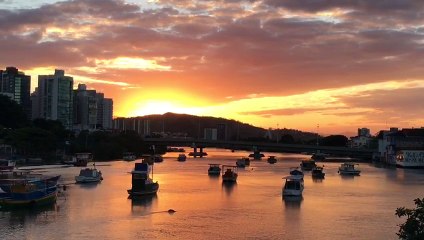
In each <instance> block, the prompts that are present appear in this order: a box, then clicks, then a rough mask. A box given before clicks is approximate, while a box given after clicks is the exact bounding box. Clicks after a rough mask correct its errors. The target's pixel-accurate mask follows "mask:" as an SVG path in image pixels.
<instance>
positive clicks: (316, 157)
mask: <svg viewBox="0 0 424 240" xmlns="http://www.w3.org/2000/svg"><path fill="white" fill-rule="evenodd" d="M311 159H312V160H315V161H324V160H325V154H324V153H320V152H317V153H314V154H312V156H311Z"/></svg>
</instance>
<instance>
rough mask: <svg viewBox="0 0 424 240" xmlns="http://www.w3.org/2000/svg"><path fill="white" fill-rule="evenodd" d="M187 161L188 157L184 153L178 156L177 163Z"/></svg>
mask: <svg viewBox="0 0 424 240" xmlns="http://www.w3.org/2000/svg"><path fill="white" fill-rule="evenodd" d="M186 159H187V156H186V155H185V154H184V153H180V154H178V157H177V161H178V162H184V161H185V160H186Z"/></svg>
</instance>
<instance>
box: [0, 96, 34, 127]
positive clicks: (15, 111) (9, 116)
mask: <svg viewBox="0 0 424 240" xmlns="http://www.w3.org/2000/svg"><path fill="white" fill-rule="evenodd" d="M0 111H1V114H0V126H3V127H5V128H20V127H24V126H26V125H27V124H28V118H27V115H26V114H25V112H24V110H23V108H22V106H20V105H19V104H18V103H16V102H15V101H13V100H12V99H10V98H9V97H7V96H5V95H1V94H0Z"/></svg>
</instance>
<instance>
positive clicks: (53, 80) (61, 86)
mask: <svg viewBox="0 0 424 240" xmlns="http://www.w3.org/2000/svg"><path fill="white" fill-rule="evenodd" d="M73 85H74V79H73V78H72V77H69V76H65V71H63V70H55V72H54V75H39V76H38V88H37V90H36V92H35V93H34V94H33V99H34V100H35V99H37V100H35V101H36V102H37V101H38V103H36V104H34V106H33V107H34V111H35V113H34V114H33V118H44V119H48V120H59V121H60V122H62V124H63V126H64V127H65V128H67V129H72V122H73V114H72V112H73V102H72V99H73V92H72V91H73Z"/></svg>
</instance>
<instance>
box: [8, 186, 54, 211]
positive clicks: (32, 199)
mask: <svg viewBox="0 0 424 240" xmlns="http://www.w3.org/2000/svg"><path fill="white" fill-rule="evenodd" d="M56 198H57V188H56V189H54V190H53V191H52V192H49V193H47V194H42V196H31V195H28V196H22V195H21V196H15V195H13V196H12V195H10V194H3V196H2V198H0V206H1V207H2V208H20V207H35V206H42V205H48V204H52V203H55V202H56Z"/></svg>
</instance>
